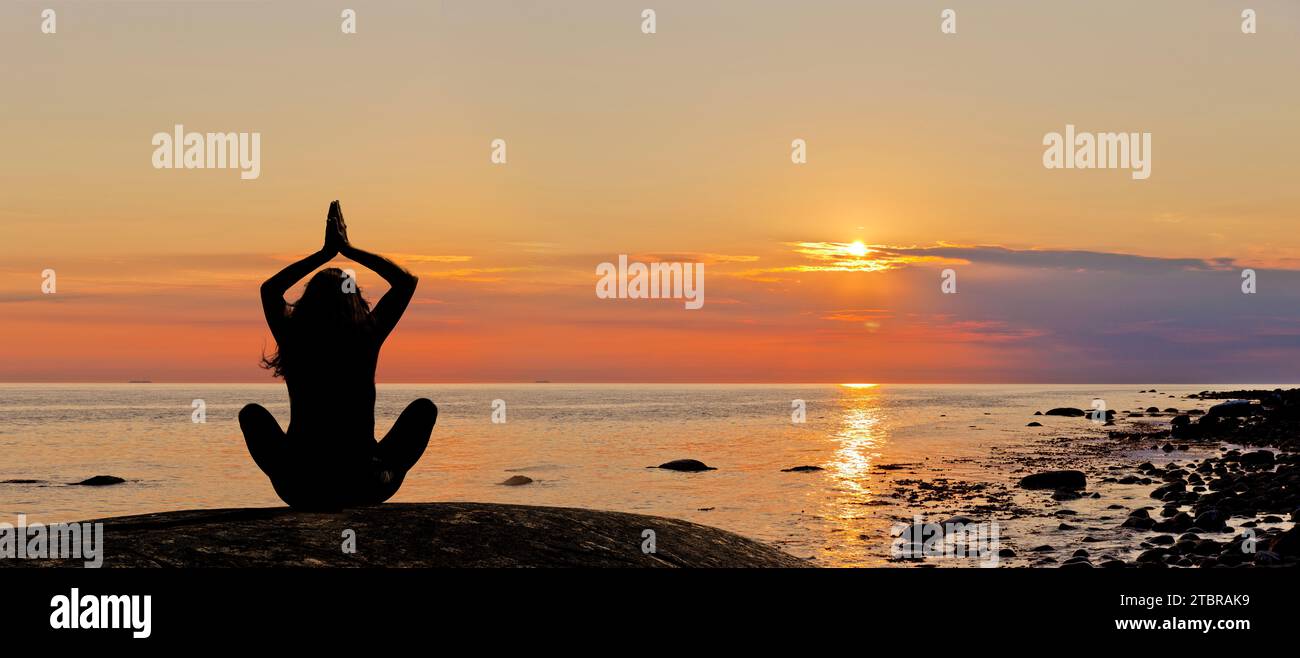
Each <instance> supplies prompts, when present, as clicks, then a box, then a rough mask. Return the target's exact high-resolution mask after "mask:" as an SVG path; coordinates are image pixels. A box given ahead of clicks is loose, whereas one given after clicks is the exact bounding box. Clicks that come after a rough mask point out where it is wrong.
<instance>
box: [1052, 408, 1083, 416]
mask: <svg viewBox="0 0 1300 658" xmlns="http://www.w3.org/2000/svg"><path fill="white" fill-rule="evenodd" d="M1085 413H1087V412H1085V411H1084V410H1083V409H1076V408H1074V407H1057V408H1055V409H1048V410H1047V413H1046V414H1044V415H1047V416H1070V417H1076V416H1082V415H1084V414H1085Z"/></svg>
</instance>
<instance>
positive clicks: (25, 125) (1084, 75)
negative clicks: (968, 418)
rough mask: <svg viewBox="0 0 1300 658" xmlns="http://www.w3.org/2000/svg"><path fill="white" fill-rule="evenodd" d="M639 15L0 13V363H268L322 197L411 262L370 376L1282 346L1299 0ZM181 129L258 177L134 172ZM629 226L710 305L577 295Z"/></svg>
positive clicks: (651, 374)
mask: <svg viewBox="0 0 1300 658" xmlns="http://www.w3.org/2000/svg"><path fill="white" fill-rule="evenodd" d="M642 4H644V3H642ZM655 4H656V8H657V10H658V28H659V30H658V33H657V34H654V35H643V34H641V33H640V31H639V25H640V12H641V9H642V8H643V7H642V6H641V4H632V3H623V2H564V3H506V2H484V3H402V2H387V3H366V2H357V3H352V4H351V5H350V6H353V7H355V8H356V9H357V12H358V33H357V34H355V35H343V34H341V33H340V31H339V22H340V20H339V16H338V14H337V12H336V11H335V9H333V8H328V9H327V8H325V7H324V6H323V5H321V4H320V3H274V4H270V3H267V4H263V3H135V2H104V3H85V2H62V3H60V2H42V3H29V2H11V3H5V4H4V5H3V6H0V52H3V53H4V54H5V55H6V57H5V59H6V61H7V62H14V63H16V65H6V66H5V67H4V68H3V69H0V89H2V90H3V92H2V94H3V95H2V96H0V115H2V116H3V117H4V121H3V122H0V139H3V143H4V144H5V145H6V146H5V151H6V157H4V158H0V186H3V197H2V198H0V345H2V346H3V348H2V349H3V354H2V355H0V357H2V358H0V381H123V380H127V379H152V380H154V381H269V380H268V379H267V377H268V376H267V374H266V373H265V372H264V371H262V370H260V369H258V367H257V359H258V356H259V355H260V353H261V351H262V350H263V348H264V347H265V349H267V350H268V351H269V350H270V349H271V344H270V337H269V335H268V333H267V332H266V331H265V328H264V326H263V324H262V319H261V314H260V309H259V308H258V300H257V294H256V289H257V284H258V283H260V281H261V280H262V279H264V278H266V277H267V276H269V275H270V274H271V273H273V272H274V271H275V270H276V269H278V268H279V267H282V266H283V265H284V264H286V263H288V262H289V261H290V260H292V259H294V258H297V257H299V256H301V255H304V254H305V253H307V252H309V251H311V250H314V249H315V248H317V247H318V246H319V243H320V233H321V224H322V222H323V218H324V214H325V210H326V207H327V205H328V203H329V201H330V200H331V199H334V198H338V199H341V201H342V203H343V208H344V211H345V214H346V216H347V218H348V223H349V226H350V231H351V235H352V238H353V239H354V241H355V242H357V243H358V244H359V245H361V246H363V247H366V248H368V249H371V250H373V251H378V252H381V253H386V254H390V255H394V257H395V258H396V259H397V260H399V261H401V262H403V263H404V264H405V265H406V266H407V267H409V268H410V269H412V270H414V271H416V272H417V273H419V274H420V275H421V278H422V281H421V284H420V289H419V291H418V293H417V296H416V300H415V302H414V304H413V305H412V307H411V309H410V311H409V312H408V315H407V317H406V318H405V319H404V320H403V322H402V324H401V325H400V326H399V328H398V330H397V331H396V332H395V333H394V334H393V337H392V338H391V340H390V342H389V344H388V346H387V347H386V348H385V352H384V356H383V358H382V359H381V363H380V380H381V381H533V380H537V379H548V380H553V381H936V382H946V381H1111V382H1119V381H1153V382H1155V381H1176V380H1185V381H1207V380H1209V379H1215V378H1227V379H1232V380H1243V381H1246V380H1252V379H1255V380H1261V381H1265V380H1285V379H1286V378H1287V377H1288V374H1289V373H1288V371H1287V369H1286V367H1285V364H1286V363H1287V362H1288V359H1293V358H1294V357H1295V356H1300V354H1297V353H1296V350H1297V349H1300V342H1298V341H1297V338H1296V337H1297V336H1300V331H1297V328H1298V327H1300V316H1298V315H1297V311H1294V310H1292V309H1300V304H1296V303H1294V302H1296V301H1300V300H1295V299H1292V298H1293V297H1296V296H1297V295H1300V293H1295V292H1291V291H1292V290H1300V286H1296V285H1294V284H1296V283H1300V279H1297V277H1296V273H1295V272H1294V270H1295V269H1297V266H1296V262H1297V261H1296V259H1297V258H1298V257H1300V239H1297V237H1296V231H1295V230H1294V227H1295V225H1296V220H1297V219H1300V218H1298V217H1297V209H1298V208H1300V186H1297V185H1295V182H1294V181H1295V175H1296V165H1295V154H1296V153H1297V152H1300V151H1298V150H1297V147H1300V124H1297V123H1296V121H1295V117H1296V116H1297V110H1300V88H1298V87H1297V86H1296V85H1294V84H1292V80H1291V78H1293V77H1294V76H1293V73H1294V71H1293V70H1292V69H1293V68H1294V66H1293V65H1294V63H1295V62H1297V61H1300V36H1298V35H1300V7H1298V6H1297V5H1295V4H1294V3H1290V2H1254V3H1252V7H1254V8H1255V9H1256V10H1257V12H1258V14H1259V26H1260V27H1259V33H1258V34H1255V35H1249V36H1247V35H1243V34H1241V32H1240V29H1239V26H1240V18H1239V17H1238V13H1239V9H1237V8H1233V7H1226V8H1225V6H1220V5H1219V4H1218V3H1185V2H1147V3H1140V4H1138V5H1136V6H1135V5H1134V4H1133V3H1127V2H1094V3H1078V5H1079V6H1078V7H1073V8H1071V7H1064V6H1061V5H1060V4H1059V3H1030V2H1005V3H987V2H981V3H959V2H948V3H928V2H907V3H904V2H897V3H847V2H845V3H841V2H825V3H800V4H799V5H797V11H796V8H795V7H796V5H792V4H790V3H776V2H772V3H766V2H754V3H744V4H741V3H734V2H731V3H726V2H689V3H688V2H666V3H655ZM1189 4H1190V5H1191V6H1189ZM47 6H48V7H54V8H55V9H56V10H57V11H58V32H57V34H54V35H44V34H41V33H40V30H39V25H40V10H41V9H42V8H44V7H47ZM948 6H952V7H954V8H956V9H957V11H958V26H959V30H958V34H957V35H942V34H940V32H939V29H938V24H939V11H940V9H942V8H944V7H948ZM1067 123H1072V124H1075V125H1078V126H1079V127H1080V129H1081V130H1094V131H1144V132H1150V133H1152V135H1153V143H1154V147H1153V148H1154V158H1153V169H1152V172H1153V173H1152V176H1151V178H1150V179H1148V180H1145V181H1134V180H1132V179H1131V178H1130V177H1129V176H1128V174H1127V172H1121V171H1059V170H1046V169H1044V168H1043V166H1042V164H1041V156H1042V150H1043V147H1042V137H1043V135H1044V133H1046V132H1049V131H1060V130H1062V129H1063V128H1064V126H1065V124H1067ZM175 124H184V125H185V126H186V127H187V129H190V130H198V131H221V132H225V131H235V132H239V131H257V132H260V133H261V134H262V153H261V160H262V162H261V176H260V178H258V179H257V180H251V181H244V180H240V178H239V176H238V174H237V172H234V171H230V170H156V169H154V168H153V167H152V166H151V164H150V155H151V153H152V151H153V147H152V146H151V144H150V137H151V136H152V135H153V134H154V133H156V132H160V131H170V130H171V128H172V126H174V125H175ZM495 138H502V139H505V140H507V144H508V153H509V161H508V164H506V165H493V164H491V163H490V162H489V157H488V156H489V150H490V147H489V144H490V142H491V141H492V140H493V139H495ZM795 138H802V139H805V140H807V143H808V153H809V156H808V158H809V159H808V163H807V164H805V165H794V164H792V163H791V162H790V157H789V148H790V142H791V140H792V139H795ZM854 241H862V242H863V243H865V244H867V245H873V247H872V251H871V252H870V253H869V254H867V255H866V256H865V257H863V258H854V257H852V256H851V255H849V245H850V244H851V243H853V242H854ZM940 245H949V246H948V247H946V248H943V249H939V250H937V251H936V250H934V249H933V248H935V247H938V246H940ZM621 253H626V254H632V255H634V256H639V257H641V258H642V259H644V260H653V259H656V258H664V259H667V260H692V261H703V262H705V263H706V268H707V269H706V271H707V275H706V300H707V301H706V304H705V306H704V308H702V309H700V310H698V311H686V310H684V309H683V308H682V304H681V301H680V300H661V301H660V300H651V301H646V300H601V299H597V298H596V297H595V295H594V284H595V280H596V277H595V274H594V270H595V267H596V265H597V264H598V263H601V262H605V261H615V260H616V259H617V257H618V254H621ZM1244 267H1251V268H1255V269H1257V270H1258V271H1259V272H1260V291H1259V294H1257V295H1255V296H1246V295H1241V294H1240V290H1239V289H1238V288H1239V285H1240V278H1239V273H1240V270H1241V268H1244ZM46 268H53V269H55V271H56V272H57V276H58V292H57V293H56V294H54V295H42V294H41V291H40V285H41V272H42V270H44V269H46ZM943 268H953V269H955V270H956V271H957V272H958V275H959V293H958V294H957V295H942V294H941V293H940V290H939V272H940V270H942V269H943ZM869 270H874V271H869ZM360 283H361V285H362V288H363V289H365V290H367V291H370V289H372V288H373V289H375V290H382V285H381V284H379V283H378V282H377V280H376V278H375V277H374V276H373V275H370V274H369V273H365V272H362V273H361V275H360ZM1290 362H1292V363H1293V362H1294V361H1290Z"/></svg>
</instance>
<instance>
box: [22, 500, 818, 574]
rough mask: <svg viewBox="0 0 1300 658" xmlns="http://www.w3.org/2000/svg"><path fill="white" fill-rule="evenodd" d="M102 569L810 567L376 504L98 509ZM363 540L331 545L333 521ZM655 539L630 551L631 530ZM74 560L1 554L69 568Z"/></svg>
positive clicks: (507, 517) (611, 525)
mask: <svg viewBox="0 0 1300 658" xmlns="http://www.w3.org/2000/svg"><path fill="white" fill-rule="evenodd" d="M96 522H101V523H103V524H104V535H105V536H106V537H112V540H111V541H106V542H104V547H103V551H104V566H105V567H237V568H249V567H308V566H310V567H331V568H339V567H418V568H425V567H429V568H447V567H711V568H718V567H809V566H812V565H810V564H808V563H807V562H806V561H804V560H800V559H799V558H796V557H794V556H792V555H790V554H788V553H785V552H784V551H781V550H778V549H776V548H773V547H772V546H768V545H767V544H763V543H760V542H757V541H754V540H752V539H746V538H745V537H741V536H740V535H737V534H734V533H731V532H727V531H725V530H719V529H717V528H710V527H708V526H704V525H699V524H697V523H689V522H686V521H680V520H677V519H669V518H664V517H659V516H647V515H644V514H625V513H623V512H603V511H596V510H588V509H577V508H565V507H536V506H532V505H494V504H488V503H385V504H383V505H374V506H370V507H358V508H355V509H349V510H344V511H342V512H332V513H313V512H297V511H294V510H291V509H289V508H287V507H268V508H260V509H257V508H253V509H217V510H188V511H182V512H166V513H162V514H145V515H141V516H127V517H119V518H114V519H98V520H96ZM345 529H351V530H355V531H356V533H357V536H358V537H365V538H367V539H366V549H365V550H361V551H357V552H356V553H344V552H343V551H340V550H339V537H340V536H341V534H342V532H343V530H345ZM645 530H653V531H654V532H655V534H656V535H657V537H658V541H657V545H656V550H655V552H654V553H644V552H642V550H641V546H642V542H643V541H644V538H643V535H642V533H643V532H644V531H645ZM83 564H84V560H83V559H81V558H71V559H66V560H64V559H42V560H0V570H3V569H4V568H6V567H29V568H31V567H76V568H81V567H82V566H83Z"/></svg>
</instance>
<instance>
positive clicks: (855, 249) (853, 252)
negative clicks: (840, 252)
mask: <svg viewBox="0 0 1300 658" xmlns="http://www.w3.org/2000/svg"><path fill="white" fill-rule="evenodd" d="M849 255H850V256H857V257H858V258H862V257H863V256H866V255H867V245H865V244H862V241H861V240H854V241H853V243H852V244H850V245H849Z"/></svg>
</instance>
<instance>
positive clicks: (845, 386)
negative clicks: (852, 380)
mask: <svg viewBox="0 0 1300 658" xmlns="http://www.w3.org/2000/svg"><path fill="white" fill-rule="evenodd" d="M840 386H843V387H844V388H875V387H876V384H840Z"/></svg>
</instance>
